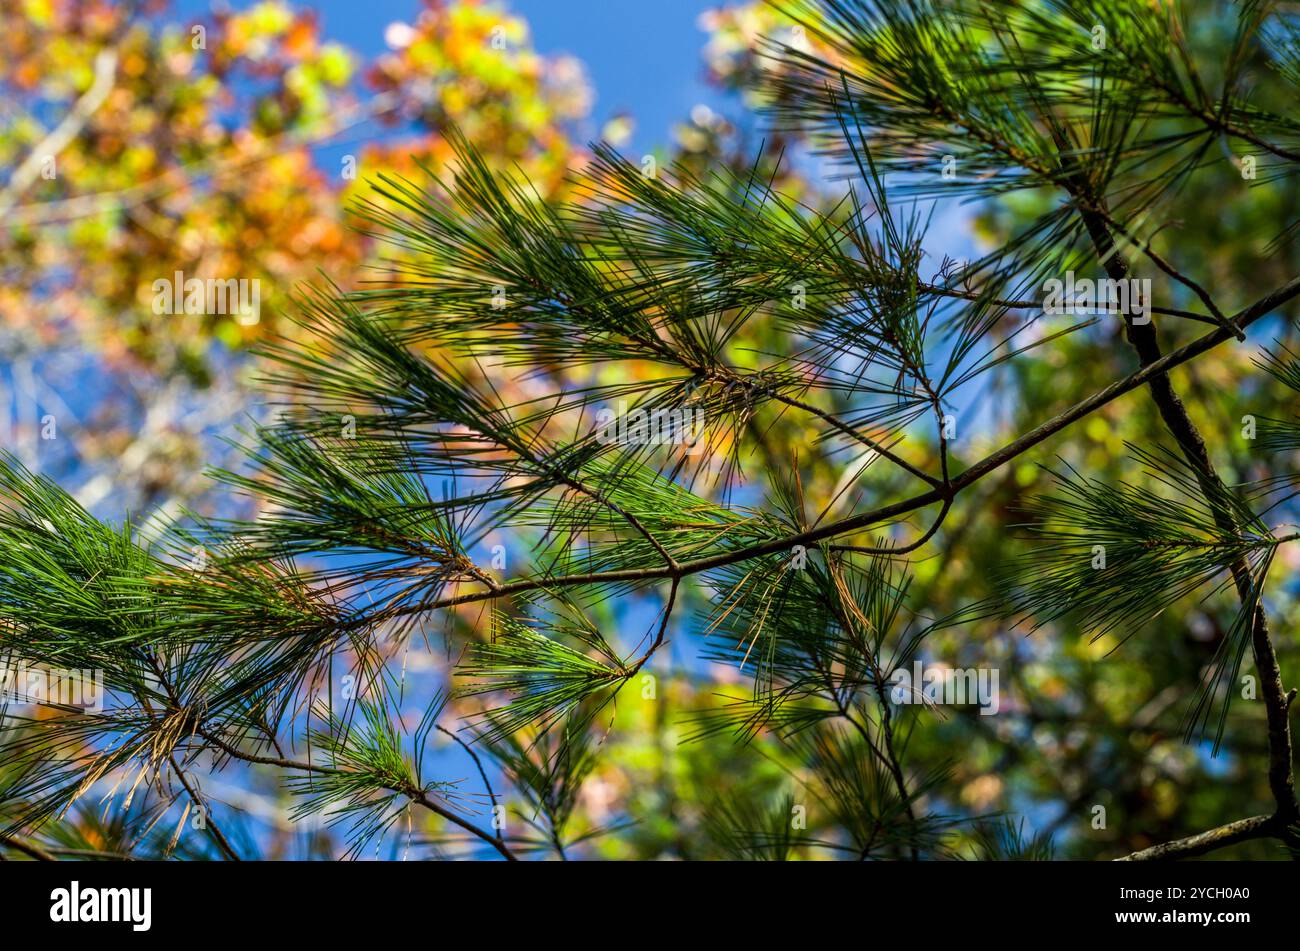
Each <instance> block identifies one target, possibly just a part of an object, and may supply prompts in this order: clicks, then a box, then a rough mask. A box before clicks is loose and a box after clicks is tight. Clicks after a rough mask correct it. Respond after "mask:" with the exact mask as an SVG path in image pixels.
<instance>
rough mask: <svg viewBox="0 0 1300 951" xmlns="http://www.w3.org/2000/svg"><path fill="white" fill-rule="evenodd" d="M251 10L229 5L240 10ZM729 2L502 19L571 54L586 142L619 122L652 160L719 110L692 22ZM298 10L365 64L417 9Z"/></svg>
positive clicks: (582, 3)
mask: <svg viewBox="0 0 1300 951" xmlns="http://www.w3.org/2000/svg"><path fill="white" fill-rule="evenodd" d="M252 5H253V4H252V0H230V2H229V6H231V7H233V8H235V9H244V8H247V7H249V6H252ZM729 5H734V3H732V2H729V0H654V2H641V0H513V2H505V3H504V6H505V7H506V9H508V10H510V11H512V12H514V13H517V14H519V15H521V16H523V17H524V19H526V20H527V21H528V24H529V26H530V28H531V29H532V33H533V40H534V45H535V46H536V48H537V49H538V51H539V52H542V53H545V54H550V55H554V54H557V53H570V54H572V55H574V56H576V57H577V58H578V59H580V60H582V61H583V63H584V64H585V65H586V67H587V73H588V76H589V78H590V80H591V85H592V87H593V89H594V91H595V96H596V99H595V108H594V110H593V119H594V120H595V121H594V122H593V123H592V127H591V128H590V129H585V130H583V131H584V132H586V133H588V134H589V135H590V137H591V138H595V137H596V135H597V133H598V132H599V129H600V125H601V123H602V122H603V121H604V120H605V119H608V118H609V117H610V116H612V115H614V114H616V113H619V112H630V113H631V114H632V115H634V116H635V117H636V120H637V130H636V135H635V136H634V138H633V140H632V142H631V145H630V147H631V148H633V149H635V150H637V151H641V152H644V151H649V150H651V149H653V148H654V147H655V146H657V145H662V144H665V143H667V142H668V141H669V138H670V135H671V131H672V127H673V125H674V123H676V122H679V121H681V120H683V119H684V118H685V117H686V115H687V113H689V112H690V110H691V107H692V106H694V105H696V104H697V103H701V102H704V103H709V104H714V105H716V104H717V102H718V94H717V92H716V91H715V90H711V89H710V88H709V87H708V86H707V85H706V84H705V82H704V65H703V59H702V56H701V52H702V49H703V46H704V43H705V40H706V39H707V37H706V35H705V33H704V32H703V31H702V30H701V29H700V28H699V25H698V20H699V16H700V14H701V13H703V12H704V11H705V10H708V9H711V8H714V7H719V6H729ZM293 6H295V7H311V8H313V9H315V10H318V11H320V16H321V24H322V28H323V31H324V33H325V35H326V36H327V37H329V38H330V39H333V40H337V41H339V42H341V43H344V44H346V45H347V46H349V47H350V48H352V49H354V50H356V51H357V52H358V53H361V54H362V55H363V56H365V57H367V58H369V57H372V56H375V55H376V54H378V53H381V52H383V51H385V49H386V47H385V45H384V28H385V27H386V26H388V24H390V23H392V22H394V21H404V22H408V23H409V22H412V21H413V20H414V19H415V17H416V16H417V15H418V14H419V11H420V9H421V4H420V2H419V0H365V2H359V0H315V2H304V0H295V2H294V3H293ZM210 9H211V3H210V2H209V0H178V2H177V3H176V4H175V5H174V7H173V15H177V16H184V15H204V14H206V13H208V11H209V10H210Z"/></svg>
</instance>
